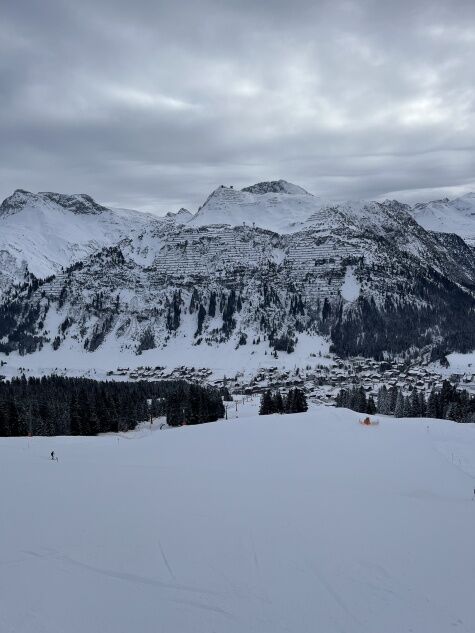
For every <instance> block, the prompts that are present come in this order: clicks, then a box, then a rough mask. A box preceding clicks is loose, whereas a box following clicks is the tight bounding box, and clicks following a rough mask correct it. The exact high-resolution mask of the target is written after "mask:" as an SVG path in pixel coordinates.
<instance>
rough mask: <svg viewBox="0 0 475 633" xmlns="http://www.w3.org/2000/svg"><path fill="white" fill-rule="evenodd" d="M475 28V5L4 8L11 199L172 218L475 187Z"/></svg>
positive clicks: (6, 181) (3, 83)
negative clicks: (218, 205) (296, 196)
mask: <svg viewBox="0 0 475 633" xmlns="http://www.w3.org/2000/svg"><path fill="white" fill-rule="evenodd" d="M6 5H7V6H6ZM474 25H475V4H474V3H473V0H467V1H464V0H458V2H457V3H453V2H451V0H444V1H442V0H431V2H424V0H418V1H417V2H412V1H411V2H409V1H405V0H402V1H399V2H397V3H393V2H385V1H381V0H379V1H376V0H359V1H357V2H356V1H351V0H347V1H332V2H330V1H328V2H326V1H319V2H317V1H315V0H294V1H293V2H291V3H289V2H283V1H282V0H273V1H272V2H261V3H256V2H255V1H252V2H251V0H240V1H239V2H236V1H231V0H224V1H223V0H221V1H219V0H193V1H188V0H186V1H183V2H171V1H168V0H160V1H158V2H157V0H136V1H135V2H133V3H132V2H130V1H129V0H127V1H125V0H81V2H73V1H72V0H22V2H17V3H13V2H11V3H3V4H2V8H1V9H0V139H1V140H0V197H1V198H3V197H5V196H7V195H9V194H10V193H11V191H12V190H13V189H15V188H18V187H21V188H24V189H30V190H34V191H38V190H54V191H65V192H87V193H90V194H91V195H93V196H94V197H95V198H97V199H98V200H99V201H101V202H103V203H107V204H115V205H119V206H125V207H134V208H143V209H146V210H150V211H155V212H157V213H162V212H165V211H168V210H176V209H177V208H178V207H180V206H183V205H184V206H188V207H189V208H191V209H192V210H195V209H196V207H197V206H198V205H199V204H200V203H201V202H202V201H203V200H204V198H205V197H206V196H207V194H208V193H209V192H210V190H212V189H214V188H215V187H216V186H217V185H219V184H221V183H224V184H234V185H235V186H245V185H248V184H251V183H253V182H256V181H259V180H271V179H278V178H285V179H287V180H291V181H293V182H296V183H297V184H300V185H302V186H303V187H305V188H306V189H308V190H309V191H312V192H313V193H317V194H320V195H322V196H324V197H336V198H348V197H350V198H354V197H357V198H361V197H385V196H387V195H389V196H391V197H399V198H402V199H407V200H422V199H428V198H433V197H440V196H443V195H457V194H459V193H464V192H465V191H468V190H471V189H474V190H475V116H474V112H475V84H474V82H473V67H474V62H475V26H474Z"/></svg>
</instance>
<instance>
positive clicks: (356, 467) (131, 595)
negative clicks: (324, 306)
mask: <svg viewBox="0 0 475 633" xmlns="http://www.w3.org/2000/svg"><path fill="white" fill-rule="evenodd" d="M234 409H235V407H234ZM256 410H257V403H255V402H254V403H251V404H246V405H244V406H240V407H239V409H238V415H239V419H237V420H236V419H234V420H230V421H228V422H224V421H223V422H218V423H215V424H209V425H203V426H201V427H187V428H181V429H175V430H166V431H158V430H157V431H155V432H152V431H150V430H149V429H148V428H143V429H141V430H139V431H137V432H133V433H130V434H127V435H123V436H121V437H119V438H117V436H114V435H109V436H104V437H97V438H32V439H30V440H28V439H27V438H21V439H1V440H0V465H1V477H0V495H1V499H2V510H1V520H0V624H1V630H2V631H14V632H15V633H43V632H45V633H46V632H48V633H51V632H59V631H61V633H84V632H85V631H87V632H88V633H95V632H98V633H99V632H100V633H109V632H110V633H121V632H124V633H130V632H131V631H138V632H140V633H156V632H157V631H164V632H165V631H166V632H167V633H174V632H176V633H188V632H190V633H191V632H193V633H210V632H211V631H217V632H219V633H225V632H229V633H231V632H232V633H234V632H235V633H244V632H245V633H250V632H255V633H278V632H279V631H287V632H292V633H304V632H309V633H314V632H315V631H324V632H325V633H333V632H335V633H336V632H341V631H346V632H351V633H358V632H364V633H371V632H374V633H381V632H382V631H384V633H402V632H403V631H413V632H414V633H437V632H440V633H447V631H467V632H468V631H473V630H474V629H475V606H474V602H473V584H474V581H475V550H474V548H473V524H474V513H475V502H474V501H473V499H472V497H473V487H474V477H475V450H474V449H475V428H474V426H473V425H465V426H462V425H455V424H453V423H450V422H440V421H438V422H436V421H428V420H422V421H421V420H389V419H381V422H380V424H379V426H377V427H372V428H366V427H363V426H361V425H360V424H358V414H355V413H353V412H349V411H346V410H341V409H328V408H318V409H312V410H311V411H309V412H308V413H307V414H300V415H293V416H268V417H266V418H262V417H261V418H258V417H256V415H255V414H256ZM53 449H54V450H55V451H56V453H57V455H58V457H59V461H58V462H57V463H56V462H51V461H49V460H48V455H49V452H50V451H51V450H53Z"/></svg>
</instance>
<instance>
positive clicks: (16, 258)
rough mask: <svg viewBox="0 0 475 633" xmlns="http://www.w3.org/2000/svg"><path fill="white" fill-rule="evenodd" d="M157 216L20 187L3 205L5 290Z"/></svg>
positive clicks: (0, 258)
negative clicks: (25, 189) (32, 191)
mask: <svg viewBox="0 0 475 633" xmlns="http://www.w3.org/2000/svg"><path fill="white" fill-rule="evenodd" d="M156 222H158V220H157V218H155V217H154V216H151V215H147V214H144V213H140V212H138V211H130V210H125V209H108V208H106V207H103V206H101V205H100V204H98V203H97V202H95V201H94V200H93V199H92V198H91V197H90V196H87V195H82V194H80V195H64V194H58V193H49V192H47V193H37V194H34V193H30V192H28V191H23V190H21V189H18V190H17V191H15V192H14V193H13V195H11V196H10V197H8V198H6V199H5V200H4V201H3V203H2V204H1V205H0V294H1V292H2V288H3V289H5V288H6V287H8V286H9V284H10V283H11V282H21V281H24V280H25V278H26V277H27V274H28V273H32V274H33V275H35V277H38V278H45V277H48V276H50V275H53V274H55V273H58V272H59V271H60V270H61V268H62V267H64V266H68V265H70V264H72V263H73V262H76V261H79V260H81V259H84V258H85V257H87V256H88V255H91V254H92V253H95V252H97V251H98V250H100V249H101V248H103V247H104V246H111V245H113V244H116V243H117V242H118V241H119V240H121V239H122V238H123V237H125V236H127V235H131V234H134V233H137V232H140V231H141V230H143V229H144V228H145V227H146V226H150V225H153V224H154V223H156Z"/></svg>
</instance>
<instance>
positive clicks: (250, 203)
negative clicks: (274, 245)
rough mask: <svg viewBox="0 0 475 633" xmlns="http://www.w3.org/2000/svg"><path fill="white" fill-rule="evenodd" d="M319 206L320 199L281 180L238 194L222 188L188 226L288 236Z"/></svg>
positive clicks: (208, 200) (233, 190) (234, 190)
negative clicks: (242, 228)
mask: <svg viewBox="0 0 475 633" xmlns="http://www.w3.org/2000/svg"><path fill="white" fill-rule="evenodd" d="M322 204H323V202H322V200H321V199H320V198H318V197H316V196H313V195H312V194H310V193H308V192H307V191H305V189H302V188H301V187H298V186H297V185H293V184H292V183H288V182H286V181H284V180H279V181H275V182H263V183H257V184H256V185H252V186H251V187H246V188H245V189H242V190H241V191H239V190H238V189H233V188H231V187H224V186H221V187H218V189H216V190H215V191H213V193H212V194H211V195H210V196H209V197H208V199H207V200H206V202H205V203H204V204H203V206H202V207H201V208H200V209H199V211H198V213H197V214H196V215H195V216H194V217H193V218H192V219H191V220H190V221H189V222H188V226H206V225H209V224H230V225H231V226H241V225H243V224H246V225H247V226H253V225H255V226H258V227H260V228H263V229H268V230H270V231H275V232H277V233H290V232H293V231H296V230H299V229H300V228H301V227H302V226H303V223H304V222H305V220H306V219H307V218H308V217H309V216H310V215H311V214H312V213H314V212H315V211H316V210H318V209H319V208H320V207H321V206H322Z"/></svg>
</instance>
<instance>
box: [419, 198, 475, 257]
mask: <svg viewBox="0 0 475 633" xmlns="http://www.w3.org/2000/svg"><path fill="white" fill-rule="evenodd" d="M411 213H412V215H413V217H414V218H415V219H416V220H417V222H419V224H420V225H421V226H423V227H424V228H425V229H427V230H429V231H438V232H442V233H455V234H456V235H459V236H460V237H461V238H463V239H464V240H465V241H466V242H467V244H471V245H472V246H475V193H467V194H465V195H464V196H460V198H455V200H449V199H448V198H444V199H443V200H434V201H432V202H421V203H419V204H416V205H415V206H414V207H413V208H412V210H411Z"/></svg>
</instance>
